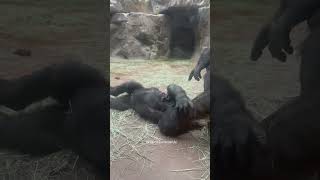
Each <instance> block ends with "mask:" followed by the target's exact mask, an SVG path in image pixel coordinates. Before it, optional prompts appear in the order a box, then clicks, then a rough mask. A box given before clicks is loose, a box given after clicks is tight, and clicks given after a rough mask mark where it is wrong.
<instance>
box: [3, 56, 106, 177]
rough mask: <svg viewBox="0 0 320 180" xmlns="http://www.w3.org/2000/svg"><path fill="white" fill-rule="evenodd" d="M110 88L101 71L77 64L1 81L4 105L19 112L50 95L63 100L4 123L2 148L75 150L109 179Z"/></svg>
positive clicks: (38, 151) (55, 67) (34, 153)
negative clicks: (107, 120)
mask: <svg viewBox="0 0 320 180" xmlns="http://www.w3.org/2000/svg"><path fill="white" fill-rule="evenodd" d="M106 86H107V84H106V82H105V79H104V77H103V75H102V74H100V73H99V72H98V71H97V70H96V69H94V68H92V67H90V66H88V65H85V64H82V63H79V62H73V61H72V62H66V63H63V64H57V65H52V66H48V67H46V68H44V69H41V70H38V71H35V72H33V73H32V74H30V75H26V76H23V77H20V78H17V79H12V80H3V79H2V80H0V87H1V88H0V104H1V105H4V106H7V107H9V108H12V109H15V110H19V109H22V108H25V107H26V106H27V105H29V104H31V103H33V102H35V101H38V100H41V99H44V98H46V97H52V98H54V99H55V100H56V101H58V104H54V105H51V106H48V107H45V108H43V109H40V110H39V111H33V112H30V113H22V115H20V116H13V117H8V118H9V119H1V121H0V129H1V132H0V134H1V138H0V140H1V147H2V148H9V149H16V150H19V151H22V152H24V153H30V154H32V155H37V154H47V153H51V152H55V151H57V150H59V149H61V148H62V147H63V148H71V149H72V150H73V151H74V152H76V153H78V154H79V155H80V157H82V158H84V159H86V160H88V161H89V162H91V163H92V164H93V165H94V166H95V167H97V168H98V169H99V171H100V172H101V173H102V174H103V175H104V176H106V170H107V154H106V151H107V143H108V140H107V138H106V134H105V131H106V125H107V124H106V118H107V109H108V108H107V107H108V102H109V99H108V98H107V94H106V91H105V88H106ZM2 142H3V143H2Z"/></svg>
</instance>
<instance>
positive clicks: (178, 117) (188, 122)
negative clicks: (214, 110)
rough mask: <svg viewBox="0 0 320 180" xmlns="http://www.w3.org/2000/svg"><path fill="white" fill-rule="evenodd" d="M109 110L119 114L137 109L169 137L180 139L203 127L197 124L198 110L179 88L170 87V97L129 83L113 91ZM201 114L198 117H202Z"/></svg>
mask: <svg viewBox="0 0 320 180" xmlns="http://www.w3.org/2000/svg"><path fill="white" fill-rule="evenodd" d="M125 92H126V93H128V94H126V95H123V96H119V97H116V98H113V97H110V98H111V99H110V108H111V109H117V110H126V109H129V108H132V109H134V110H135V111H136V112H137V113H138V114H139V115H140V116H141V117H142V118H144V119H146V120H148V121H150V122H152V123H155V124H158V126H159V128H160V131H161V132H162V133H163V134H165V135H167V136H178V135H181V134H184V133H187V132H188V131H190V130H194V129H198V128H200V127H201V126H200V125H199V124H198V123H196V122H194V121H193V119H194V118H195V117H194V115H195V114H196V113H194V112H195V108H190V107H192V102H191V100H190V99H189V98H188V97H187V95H186V93H185V91H184V90H183V89H182V88H181V87H179V86H177V85H173V84H172V85H169V86H168V87H167V92H168V94H165V93H163V92H161V91H160V90H159V89H157V88H144V87H143V86H142V85H141V84H140V83H137V82H135V81H129V82H126V83H123V84H121V85H119V86H116V87H111V90H110V95H113V96H118V95H119V94H122V93H125ZM200 114H201V113H198V114H197V115H199V116H200Z"/></svg>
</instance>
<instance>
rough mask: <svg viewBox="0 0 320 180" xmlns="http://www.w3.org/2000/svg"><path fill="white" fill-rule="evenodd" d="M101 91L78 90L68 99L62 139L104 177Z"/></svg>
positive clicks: (104, 116)
mask: <svg viewBox="0 0 320 180" xmlns="http://www.w3.org/2000/svg"><path fill="white" fill-rule="evenodd" d="M108 101H109V98H107V94H106V93H105V89H104V88H85V89H79V90H78V91H77V93H76V94H75V96H74V97H73V98H72V99H71V109H72V113H71V116H70V117H69V118H68V119H67V120H66V121H65V137H67V138H68V142H69V144H70V145H71V148H72V149H73V151H75V152H76V153H78V154H79V155H80V157H82V158H84V159H86V160H88V161H89V162H91V163H92V164H93V165H94V166H95V167H96V168H98V170H99V171H100V172H101V173H102V174H103V175H104V176H106V173H107V172H106V171H107V154H106V152H107V145H108V144H109V141H108V139H107V135H106V131H107V121H106V120H107V118H108V117H107V111H108V109H109V108H108V104H109V102H108Z"/></svg>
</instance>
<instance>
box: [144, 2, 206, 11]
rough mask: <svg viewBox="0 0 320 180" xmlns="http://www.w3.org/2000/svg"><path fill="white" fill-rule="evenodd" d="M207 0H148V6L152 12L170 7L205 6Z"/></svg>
mask: <svg viewBox="0 0 320 180" xmlns="http://www.w3.org/2000/svg"><path fill="white" fill-rule="evenodd" d="M209 4H210V1H209V0H150V6H151V9H152V11H153V12H154V13H156V14H157V13H160V12H162V11H164V10H166V9H168V8H170V7H199V8H200V7H205V6H209Z"/></svg>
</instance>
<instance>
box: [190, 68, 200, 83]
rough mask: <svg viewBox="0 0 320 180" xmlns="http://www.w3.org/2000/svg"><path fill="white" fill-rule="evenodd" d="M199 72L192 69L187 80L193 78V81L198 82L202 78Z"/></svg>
mask: <svg viewBox="0 0 320 180" xmlns="http://www.w3.org/2000/svg"><path fill="white" fill-rule="evenodd" d="M200 72H201V70H200V69H199V68H197V67H196V68H194V69H193V70H192V71H191V72H190V75H189V78H188V80H189V81H190V80H191V79H192V77H194V79H195V80H197V81H199V80H200V79H201V78H202V77H201V73H200Z"/></svg>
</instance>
